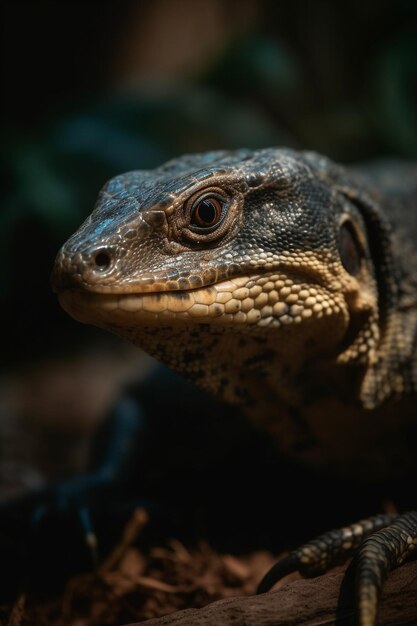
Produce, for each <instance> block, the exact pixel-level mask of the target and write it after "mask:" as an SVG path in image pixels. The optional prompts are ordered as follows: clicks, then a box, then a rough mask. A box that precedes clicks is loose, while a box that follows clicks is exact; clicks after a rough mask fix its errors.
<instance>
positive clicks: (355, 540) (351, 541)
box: [257, 511, 417, 626]
mask: <svg viewBox="0 0 417 626" xmlns="http://www.w3.org/2000/svg"><path fill="white" fill-rule="evenodd" d="M414 550H417V511H411V512H410V513H405V514H404V515H401V516H397V515H393V514H382V515H376V516H375V517H372V518H369V519H366V520H362V521H360V522H358V523H357V524H352V525H351V526H347V527H345V528H341V529H337V530H331V531H330V532H327V533H324V534H323V535H320V537H317V538H316V539H313V540H312V541H309V542H308V543H305V544H304V545H302V546H301V547H300V548H297V549H296V550H294V551H292V552H290V554H289V555H288V556H286V557H284V558H283V559H282V560H281V561H278V563H276V564H275V565H274V566H273V567H272V568H271V569H270V570H269V571H268V572H267V573H266V574H265V576H264V577H263V579H262V580H261V582H260V584H259V586H258V590H257V593H265V592H266V591H269V590H270V589H271V587H273V585H274V584H275V583H276V582H277V581H278V580H280V579H281V578H283V577H284V576H287V574H290V573H291V572H294V571H299V572H300V573H301V574H302V575H303V576H305V577H308V578H309V577H313V576H318V575H320V574H324V573H325V572H326V571H327V570H328V569H329V568H330V567H332V566H333V565H336V564H338V563H343V562H344V561H346V560H347V559H348V558H349V557H350V556H352V555H355V558H354V562H353V566H354V569H355V581H356V585H355V587H356V606H357V608H358V624H359V626H375V624H376V619H377V612H378V601H379V597H380V595H381V591H382V587H383V584H384V582H385V579H386V578H387V576H388V574H389V572H390V571H391V570H392V569H393V568H395V567H397V566H398V565H401V564H402V563H404V561H406V560H407V559H408V558H409V557H411V555H412V553H413V551H414Z"/></svg>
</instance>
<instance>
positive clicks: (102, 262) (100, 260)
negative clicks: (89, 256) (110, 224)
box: [94, 250, 111, 272]
mask: <svg viewBox="0 0 417 626" xmlns="http://www.w3.org/2000/svg"><path fill="white" fill-rule="evenodd" d="M94 263H95V264H96V266H97V268H98V269H99V270H100V271H101V272H104V271H106V270H108V269H109V267H110V265H111V256H110V254H109V253H108V252H106V251H105V250H100V251H99V252H97V253H96V254H95V256H94Z"/></svg>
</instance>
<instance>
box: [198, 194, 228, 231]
mask: <svg viewBox="0 0 417 626" xmlns="http://www.w3.org/2000/svg"><path fill="white" fill-rule="evenodd" d="M221 217H222V204H221V202H220V200H219V199H218V198H215V197H208V198H203V199H201V200H198V201H197V202H196V203H195V204H194V206H193V207H192V209H191V225H193V226H197V227H199V228H210V227H211V226H215V225H216V224H218V222H220V219H221Z"/></svg>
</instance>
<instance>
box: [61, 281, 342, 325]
mask: <svg viewBox="0 0 417 626" xmlns="http://www.w3.org/2000/svg"><path fill="white" fill-rule="evenodd" d="M59 300H60V303H61V305H62V307H63V308H64V309H65V310H66V311H67V312H68V313H69V314H70V315H71V316H72V317H74V318H75V319H77V320H78V321H81V322H84V323H90V324H91V323H92V324H95V325H97V326H106V327H109V326H113V327H117V328H123V327H126V328H127V327H130V328H131V327H132V326H137V327H141V326H166V325H171V324H173V325H175V326H177V325H184V324H188V325H189V324H193V323H197V324H207V323H209V324H214V325H221V326H230V325H233V326H235V325H237V326H239V327H241V328H243V327H245V326H246V325H249V326H258V327H261V328H262V327H280V326H288V325H291V324H299V323H301V322H302V321H307V320H311V321H314V320H320V319H321V318H328V317H330V316H333V317H336V318H340V317H341V318H342V319H343V322H342V323H341V324H340V326H341V327H344V326H345V324H346V323H347V321H346V318H347V317H348V314H347V310H346V305H345V302H344V299H343V297H341V295H340V294H337V293H331V292H330V291H328V290H327V289H325V288H324V287H322V286H320V285H317V284H316V285H312V284H311V283H310V284H309V283H306V282H304V283H303V282H302V277H301V276H298V277H297V276H294V277H291V276H289V275H288V274H287V273H286V274H285V275H281V274H277V273H269V274H262V275H254V276H239V277H235V278H232V279H230V280H227V281H222V282H218V283H215V284H213V285H210V286H205V287H201V288H197V289H190V290H183V291H161V292H153V293H152V292H150V293H149V292H148V293H126V294H120V293H119V294H102V293H94V292H89V291H81V290H76V289H67V290H64V291H63V292H61V293H60V294H59ZM339 322H340V319H339Z"/></svg>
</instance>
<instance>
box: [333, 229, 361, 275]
mask: <svg viewBox="0 0 417 626" xmlns="http://www.w3.org/2000/svg"><path fill="white" fill-rule="evenodd" d="M338 247H339V254H340V260H341V261H342V265H343V267H344V268H345V270H346V271H347V272H348V273H349V274H351V275H352V276H357V275H358V274H359V272H360V269H361V266H362V260H363V257H364V250H363V248H362V246H361V244H360V242H359V238H358V235H357V233H356V230H355V227H354V225H353V224H352V222H351V221H350V220H345V221H344V222H343V223H342V224H341V225H340V230H339V242H338Z"/></svg>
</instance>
